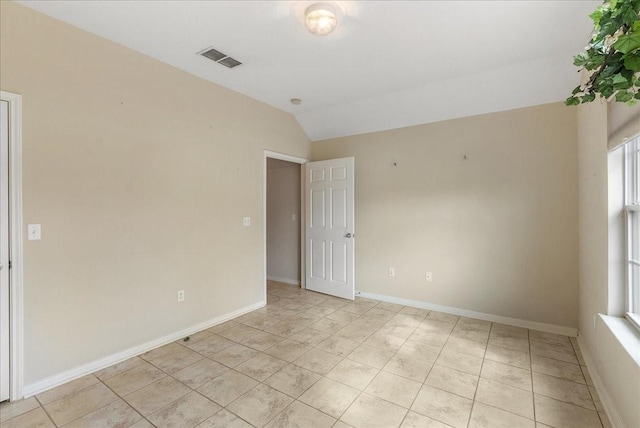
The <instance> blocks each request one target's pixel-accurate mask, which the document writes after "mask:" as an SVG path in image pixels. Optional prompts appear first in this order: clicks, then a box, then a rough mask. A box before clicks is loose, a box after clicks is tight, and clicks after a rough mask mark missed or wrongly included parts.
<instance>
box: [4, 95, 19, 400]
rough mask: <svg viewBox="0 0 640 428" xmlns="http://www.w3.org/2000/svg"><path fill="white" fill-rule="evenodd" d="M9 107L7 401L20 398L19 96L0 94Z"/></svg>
mask: <svg viewBox="0 0 640 428" xmlns="http://www.w3.org/2000/svg"><path fill="white" fill-rule="evenodd" d="M0 99H2V100H3V101H7V102H8V103H9V246H10V248H9V258H10V261H11V269H10V270H9V294H10V301H9V324H10V326H9V328H10V330H9V359H10V361H9V400H10V401H15V400H19V399H21V398H22V397H23V384H24V345H23V344H24V312H23V311H24V307H23V297H24V290H23V264H22V96H21V95H19V94H14V93H12V92H6V91H0Z"/></svg>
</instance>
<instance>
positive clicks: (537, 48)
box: [18, 0, 601, 141]
mask: <svg viewBox="0 0 640 428" xmlns="http://www.w3.org/2000/svg"><path fill="white" fill-rule="evenodd" d="M18 3H21V4H23V5H25V6H28V7H30V8H33V9H35V10H38V11H40V12H43V13H45V14H47V15H51V16H53V17H55V18H57V19H60V20H62V21H65V22H68V23H70V24H72V25H75V26H77V27H80V28H82V29H84V30H86V31H89V32H91V33H95V34H97V35H100V36H102V37H105V38H107V39H109V40H112V41H114V42H116V43H119V44H121V45H124V46H127V47H129V48H131V49H134V50H136V51H139V52H142V53H144V54H146V55H149V56H151V57H153V58H156V59H158V60H160V61H162V62H165V63H167V64H171V65H173V66H175V67H178V68H180V69H182V70H185V71H187V72H189V73H192V74H194V75H196V76H199V77H201V78H203V79H207V80H209V81H211V82H214V83H217V84H219V85H222V86H225V87H227V88H230V89H232V90H234V91H237V92H240V93H243V94H245V95H248V96H249V97H252V98H255V99H257V100H260V101H262V102H265V103H267V104H270V105H272V106H274V107H277V108H279V109H281V110H284V111H287V112H289V113H291V114H293V115H295V117H296V119H297V120H298V122H299V123H300V125H301V126H302V127H303V129H304V130H305V132H306V133H307V135H308V136H309V138H310V139H311V140H314V141H316V140H321V139H325V138H332V137H339V136H346V135H353V134H359V133H364V132H371V131H379V130H384V129H393V128H399V127H404V126H410V125H417V124H422V123H429V122H434V121H439V120H446V119H451V118H455V117H463V116H470V115H475V114H481V113H488V112H494V111H501V110H507V109H512V108H519V107H526V106H532V105H537V104H543V103H548V102H555V101H561V100H564V99H565V98H566V97H567V96H568V95H569V94H570V92H571V89H573V87H574V86H575V85H577V83H578V80H579V77H578V74H577V73H576V71H577V69H576V68H575V67H574V66H573V65H572V56H573V55H574V54H576V53H577V52H578V51H580V50H581V49H582V48H583V47H584V46H585V45H586V43H587V41H588V39H589V35H590V32H591V29H592V26H591V20H590V19H589V17H588V15H589V13H591V12H592V11H593V10H594V9H595V8H596V7H597V6H598V5H599V4H601V2H600V1H578V0H571V1H551V0H544V1H516V0H511V1H506V0H501V1H479V0H472V1H340V2H334V1H325V3H331V4H334V5H336V6H337V7H338V8H339V10H340V12H339V17H338V20H339V24H338V28H337V29H336V31H335V32H334V33H332V34H330V35H329V36H326V37H318V36H314V35H312V34H310V33H309V32H308V31H307V30H306V29H305V27H304V25H303V23H302V19H303V13H304V10H305V9H306V7H308V6H309V5H311V4H313V3H315V2H313V1H104V0H99V1H89V0H82V1H50V0H47V1H18ZM207 47H213V48H215V49H217V50H219V51H221V52H223V53H225V54H227V55H230V56H232V57H233V58H235V59H237V60H239V61H240V62H242V63H243V64H242V65H241V66H239V67H236V68H234V69H228V68H226V67H223V66H221V65H219V64H215V63H214V62H212V61H210V60H208V59H206V58H204V57H202V56H200V55H196V53H197V52H199V51H202V50H203V49H205V48H207ZM291 98H301V99H302V100H303V102H302V104H301V105H299V106H294V105H291V103H290V102H289V100H290V99H291Z"/></svg>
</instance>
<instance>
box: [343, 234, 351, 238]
mask: <svg viewBox="0 0 640 428" xmlns="http://www.w3.org/2000/svg"><path fill="white" fill-rule="evenodd" d="M352 236H353V235H352V234H350V233H347V234H346V235H344V237H345V238H351V237H352Z"/></svg>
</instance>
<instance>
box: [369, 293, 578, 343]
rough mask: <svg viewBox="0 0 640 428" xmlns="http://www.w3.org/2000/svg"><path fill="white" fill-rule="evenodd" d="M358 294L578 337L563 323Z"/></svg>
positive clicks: (377, 295)
mask: <svg viewBox="0 0 640 428" xmlns="http://www.w3.org/2000/svg"><path fill="white" fill-rule="evenodd" d="M356 296H359V297H366V298H368V299H374V300H380V301H383V302H389V303H396V304H399V305H405V306H413V307H414V308H421V309H428V310H430V311H439V312H445V313H447V314H453V315H460V316H463V317H468V318H476V319H479V320H484V321H491V322H498V323H501V324H507V325H513V326H516V327H523V328H529V329H532V330H539V331H544V332H547V333H555V334H561V335H563V336H571V337H576V336H577V335H578V329H576V328H573V327H565V326H561V325H555V324H546V323H542V322H536V321H528V320H522V319H518V318H509V317H503V316H500V315H493V314H487V313H484V312H476V311H470V310H467V309H460V308H454V307H451V306H442V305H436V304H433V303H429V302H422V301H420V300H410V299H403V298H401V297H393V296H385V295H382V294H373V293H366V292H363V291H356Z"/></svg>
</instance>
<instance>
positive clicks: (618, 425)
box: [578, 336, 626, 428]
mask: <svg viewBox="0 0 640 428" xmlns="http://www.w3.org/2000/svg"><path fill="white" fill-rule="evenodd" d="M578 345H579V346H580V352H581V353H582V358H583V359H584V363H585V364H586V365H587V369H589V375H590V376H591V380H592V381H593V386H594V387H595V389H596V392H597V393H598V395H599V396H600V402H601V403H602V407H604V412H605V413H606V414H607V416H608V417H609V422H610V423H611V427H612V428H626V425H625V424H624V421H623V419H622V416H620V412H618V408H617V407H616V403H615V402H614V401H613V399H612V398H611V395H609V391H607V389H606V388H605V387H604V383H603V382H602V378H601V377H600V373H598V370H596V366H595V364H594V363H593V359H591V355H590V354H589V352H588V351H587V347H586V346H584V343H583V342H582V338H581V337H580V336H578Z"/></svg>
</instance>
